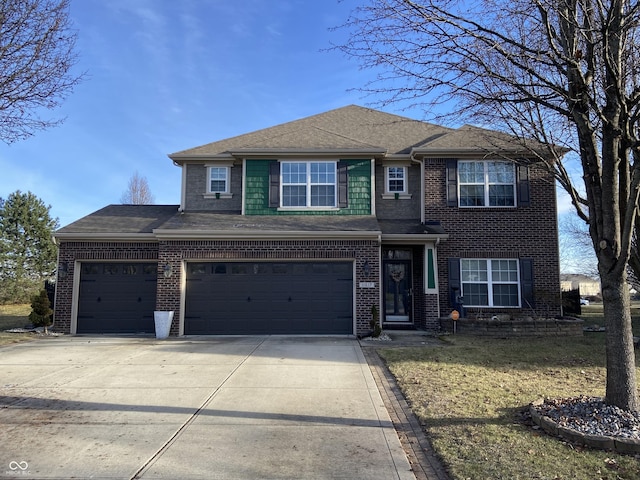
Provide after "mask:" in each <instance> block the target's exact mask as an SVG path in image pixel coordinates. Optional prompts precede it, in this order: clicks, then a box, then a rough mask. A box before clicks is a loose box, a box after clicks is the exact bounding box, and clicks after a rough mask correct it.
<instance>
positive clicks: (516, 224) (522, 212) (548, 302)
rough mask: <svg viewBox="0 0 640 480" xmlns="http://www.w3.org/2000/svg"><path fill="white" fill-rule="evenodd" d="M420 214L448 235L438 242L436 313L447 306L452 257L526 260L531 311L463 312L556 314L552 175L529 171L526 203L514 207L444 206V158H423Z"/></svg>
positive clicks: (557, 277) (476, 312)
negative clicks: (531, 278)
mask: <svg viewBox="0 0 640 480" xmlns="http://www.w3.org/2000/svg"><path fill="white" fill-rule="evenodd" d="M425 182H426V188H425V210H426V211H425V215H426V218H427V219H435V220H439V221H440V222H441V224H442V226H443V228H444V230H445V231H446V232H447V233H448V234H449V239H448V240H447V241H445V242H442V243H441V244H440V245H439V246H438V273H439V275H438V281H439V284H440V285H439V287H440V305H441V310H442V314H443V315H446V314H448V312H450V311H451V310H452V309H453V307H454V306H453V305H451V303H450V298H449V291H448V264H447V261H448V259H449V258H450V257H457V258H514V259H520V258H532V259H533V264H534V266H533V272H534V291H535V299H536V305H535V311H531V309H529V308H522V309H511V308H509V309H505V308H499V309H493V310H490V309H488V308H484V309H471V308H469V309H467V312H466V313H467V315H468V316H476V315H479V314H481V315H485V316H486V315H488V314H500V313H505V310H507V311H508V312H509V313H511V314H513V315H517V314H518V313H521V314H523V315H528V316H551V317H553V316H556V315H560V313H561V310H560V270H559V269H560V262H559V251H558V228H557V219H556V190H555V181H554V179H553V177H552V176H551V175H550V174H549V173H547V172H545V171H543V170H541V169H539V168H535V167H531V168H530V169H529V185H530V196H531V205H530V206H526V207H521V206H518V207H515V208H459V207H448V206H446V202H444V199H445V198H446V191H445V188H446V170H445V160H427V162H426V167H425Z"/></svg>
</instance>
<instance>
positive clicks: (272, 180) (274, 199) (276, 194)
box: [269, 161, 280, 208]
mask: <svg viewBox="0 0 640 480" xmlns="http://www.w3.org/2000/svg"><path fill="white" fill-rule="evenodd" d="M279 206H280V162H277V161H275V162H271V163H270V164H269V207H270V208H278V207H279Z"/></svg>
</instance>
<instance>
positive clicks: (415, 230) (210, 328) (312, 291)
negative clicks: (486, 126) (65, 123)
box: [55, 106, 560, 335]
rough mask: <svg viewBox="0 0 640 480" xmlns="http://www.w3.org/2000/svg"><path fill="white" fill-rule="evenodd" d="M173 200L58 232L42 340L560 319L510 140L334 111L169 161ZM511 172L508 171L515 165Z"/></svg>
mask: <svg viewBox="0 0 640 480" xmlns="http://www.w3.org/2000/svg"><path fill="white" fill-rule="evenodd" d="M169 157H170V159H171V160H172V161H173V162H174V164H175V165H176V166H177V167H179V168H181V169H182V189H181V192H182V194H181V199H180V204H179V205H110V206H107V207H105V208H103V209H101V210H98V211H97V212H95V213H92V214H90V215H88V216H86V217H84V218H82V219H80V220H78V221H76V222H74V223H72V224H70V225H68V226H65V227H64V228H61V229H60V230H58V231H57V232H56V235H55V237H56V241H57V242H58V243H59V246H60V250H59V268H58V279H57V287H56V307H55V328H56V329H57V330H59V331H63V332H69V333H138V332H139V333H152V332H153V331H154V324H153V311H154V310H164V311H167V310H169V311H174V312H175V317H174V322H173V325H172V333H173V334H178V335H183V334H185V335H191V334H356V335H364V334H367V333H368V332H369V330H370V324H369V322H370V320H371V316H372V315H371V311H372V307H374V306H375V307H376V308H377V309H378V311H379V313H380V319H381V321H382V323H383V326H384V327H385V328H391V327H417V328H423V329H431V330H435V329H437V328H438V325H439V323H438V319H439V317H441V316H446V315H448V314H449V313H450V312H451V310H452V309H454V308H459V306H460V305H458V304H457V302H458V301H459V297H462V298H463V299H464V305H465V310H466V313H467V315H470V316H472V315H477V314H478V313H480V312H481V313H482V314H483V315H484V314H494V313H508V314H511V315H512V316H518V315H532V314H535V315H539V314H541V313H542V314H544V315H557V314H559V313H560V307H559V304H560V302H559V297H560V293H559V292H560V284H559V259H558V238H557V226H556V202H555V184H554V181H553V177H552V176H550V175H549V174H548V173H546V172H544V170H542V169H539V168H536V166H535V162H531V161H529V160H527V157H526V154H525V153H524V151H522V150H521V149H520V148H519V147H518V146H517V144H516V143H515V142H512V139H510V138H509V137H507V136H504V135H500V134H497V133H496V132H490V131H486V130H482V129H478V128H474V127H466V126H465V127H462V128H459V129H451V128H445V127H441V126H438V125H433V124H429V123H425V122H420V121H416V120H412V119H409V118H405V117H401V116H396V115H391V114H387V113H383V112H380V111H376V110H371V109H368V108H363V107H358V106H348V107H344V108H339V109H336V110H332V111H329V112H326V113H322V114H319V115H315V116H311V117H307V118H303V119H301V120H297V121H293V122H289V123H285V124H282V125H277V126H274V127H271V128H267V129H264V130H259V131H256V132H252V133H248V134H245V135H240V136H237V137H233V138H229V139H225V140H221V141H217V142H213V143H210V144H207V145H203V146H200V147H196V148H193V149H189V150H185V151H181V152H178V153H174V154H172V155H169ZM512 160H514V161H512Z"/></svg>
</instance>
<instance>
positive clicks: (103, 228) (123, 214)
mask: <svg viewBox="0 0 640 480" xmlns="http://www.w3.org/2000/svg"><path fill="white" fill-rule="evenodd" d="M178 207H179V205H108V206H106V207H104V208H101V209H100V210H98V211H96V212H93V213H91V214H89V215H87V216H86V217H82V218H81V219H80V220H77V221H75V222H73V223H70V224H69V225H67V226H65V227H62V228H61V229H59V230H57V231H56V234H57V233H62V234H68V233H92V234H99V233H123V234H131V233H153V230H154V229H156V228H158V227H159V226H160V225H162V224H164V223H165V222H166V221H167V220H169V219H170V218H171V217H173V216H174V215H177V214H178Z"/></svg>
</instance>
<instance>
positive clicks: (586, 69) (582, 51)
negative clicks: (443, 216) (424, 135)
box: [337, 0, 640, 411]
mask: <svg viewBox="0 0 640 480" xmlns="http://www.w3.org/2000/svg"><path fill="white" fill-rule="evenodd" d="M639 15H640V6H639V4H638V2H635V1H632V0H604V1H596V0H477V1H474V0H471V1H470V0H423V1H421V0H415V1H413V0H369V1H368V2H367V3H366V4H364V5H363V6H360V7H358V8H356V9H355V10H354V11H353V12H352V14H351V16H350V18H349V20H348V21H347V23H346V24H345V28H348V29H349V31H350V37H349V38H348V39H347V41H346V44H345V45H342V46H338V47H337V48H339V49H341V50H342V51H344V52H346V53H347V54H348V55H351V56H353V57H355V58H356V59H357V60H358V61H360V63H361V65H362V66H363V67H364V68H374V69H377V71H378V72H379V73H378V77H377V81H374V82H373V83H370V84H368V85H366V86H365V87H364V88H363V89H364V90H365V91H367V92H370V93H373V94H377V95H382V96H383V97H384V98H385V100H384V101H383V102H381V103H382V104H385V103H390V102H398V101H402V102H405V103H407V102H408V103H409V104H411V105H414V106H415V105H422V106H424V107H425V108H426V109H431V110H432V111H433V109H434V108H435V107H437V106H438V105H439V104H441V103H443V102H447V101H449V100H452V101H454V102H456V105H457V108H454V109H452V110H451V111H450V114H451V115H453V116H455V117H456V118H457V119H459V118H461V117H462V118H466V119H468V120H471V121H473V122H475V123H480V124H482V125H487V126H490V127H491V128H493V129H498V130H503V131H505V132H508V133H510V134H512V135H514V136H516V137H517V138H519V139H520V140H521V143H522V146H523V147H525V148H529V149H530V151H529V153H530V154H531V155H536V156H537V157H538V164H539V165H543V166H544V167H545V168H547V169H549V170H550V171H552V172H553V173H554V174H555V177H556V179H557V181H558V182H559V184H560V185H561V186H562V187H563V188H564V189H565V190H566V191H567V192H568V194H569V196H570V197H571V200H572V203H573V205H574V207H575V209H576V212H577V214H578V215H579V216H580V218H581V219H582V220H583V221H584V222H586V223H587V224H588V226H589V234H590V237H591V245H592V247H593V248H594V251H595V254H596V256H597V260H598V272H599V275H600V279H601V285H602V295H603V301H604V315H605V324H606V330H607V333H606V352H607V353H606V356H607V379H606V401H607V402H608V403H610V404H613V405H616V406H618V407H621V408H623V409H626V410H633V411H638V409H639V404H638V395H637V388H636V369H635V355H634V347H633V334H632V325H631V312H630V298H629V288H628V286H627V266H628V263H629V259H630V255H631V245H632V233H633V231H634V228H635V224H636V220H637V215H638V196H639V192H640V189H639V184H640V168H636V167H637V165H636V163H635V162H636V161H638V159H640V156H639V154H640V151H639V143H638V127H639V125H638V121H639V119H640V41H639V38H638V37H639V35H640V28H639ZM530 139H534V140H536V141H537V142H542V143H543V144H545V145H546V146H547V148H546V151H545V152H541V151H540V150H539V149H538V148H535V149H531V148H530V147H531V145H532V143H531V141H530ZM537 142H536V144H537ZM567 148H568V149H570V152H573V157H572V153H569V154H568V155H564V154H565V153H566V152H567V150H566V149H567ZM570 158H576V159H577V160H579V165H580V166H581V172H580V175H576V177H577V179H574V178H573V177H572V175H571V171H570V170H569V168H568V167H567V163H565V162H566V161H567V159H570ZM581 192H584V194H582V193H581Z"/></svg>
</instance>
